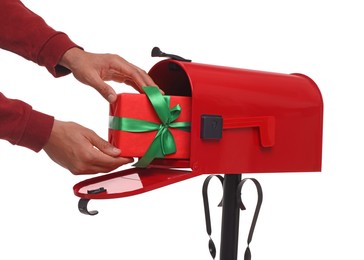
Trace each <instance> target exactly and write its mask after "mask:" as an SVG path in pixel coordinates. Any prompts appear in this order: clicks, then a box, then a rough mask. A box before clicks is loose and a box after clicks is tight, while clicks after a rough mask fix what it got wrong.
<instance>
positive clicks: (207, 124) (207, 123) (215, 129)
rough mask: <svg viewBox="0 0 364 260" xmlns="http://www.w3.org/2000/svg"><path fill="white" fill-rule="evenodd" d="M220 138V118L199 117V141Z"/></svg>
mask: <svg viewBox="0 0 364 260" xmlns="http://www.w3.org/2000/svg"><path fill="white" fill-rule="evenodd" d="M221 138H222V116H220V115H202V116H201V139H204V140H205V139H215V140H216V139H217V140H218V139H221Z"/></svg>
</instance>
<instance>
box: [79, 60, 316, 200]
mask: <svg viewBox="0 0 364 260" xmlns="http://www.w3.org/2000/svg"><path fill="white" fill-rule="evenodd" d="M149 75H150V76H151V77H152V78H153V80H154V81H155V82H156V84H157V85H158V86H159V87H160V88H161V89H162V90H163V91H164V92H165V93H166V95H176V96H189V97H191V103H192V104H191V140H190V142H191V145H190V147H191V149H190V158H189V160H173V159H155V160H154V161H153V162H152V164H151V167H150V168H147V169H139V168H131V169H128V170H126V171H120V172H116V173H111V174H109V175H103V176H100V177H96V178H93V179H89V180H86V181H83V182H80V183H78V184H77V185H75V186H74V192H75V194H76V195H77V196H79V197H81V198H86V199H104V198H115V197H124V196H129V195H135V194H138V193H143V192H146V191H149V190H151V189H155V188H159V187H163V186H165V185H168V184H171V183H175V182H178V181H182V180H185V179H188V178H192V177H194V176H198V175H201V174H214V173H218V174H241V173H269V172H314V171H320V170H321V151H322V128H323V101H322V97H321V94H320V91H319V89H318V87H317V86H316V84H315V83H314V81H313V80H311V79H310V78H308V77H307V76H305V75H302V74H281V73H272V72H263V71H255V70H247V69H239V68H231V67H223V66H214V65H206V64H199V63H195V62H189V61H181V60H175V59H165V60H162V61H160V62H158V63H157V64H155V65H154V66H153V67H152V68H151V70H150V71H149ZM177 149H178V148H177ZM176 168H184V169H183V170H182V169H181V170H178V169H176ZM172 169H173V170H172ZM130 176H132V177H130ZM115 182H116V183H120V182H121V183H123V184H124V185H114V186H117V187H119V188H116V189H115V187H111V186H113V183H114V184H115ZM128 182H130V185H129V186H130V187H134V188H130V187H129V188H127V189H126V188H125V187H127V186H128V184H127V183H128ZM136 183H138V184H136ZM101 184H102V185H101ZM101 186H102V188H103V190H99V188H100V187H101Z"/></svg>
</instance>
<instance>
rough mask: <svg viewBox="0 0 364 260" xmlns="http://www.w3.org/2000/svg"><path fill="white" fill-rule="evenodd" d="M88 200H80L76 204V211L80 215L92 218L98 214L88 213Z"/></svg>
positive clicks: (92, 211)
mask: <svg viewBox="0 0 364 260" xmlns="http://www.w3.org/2000/svg"><path fill="white" fill-rule="evenodd" d="M89 201H90V200H89V199H80V200H79V202H78V209H79V211H80V212H81V213H82V214H85V215H90V216H94V215H97V214H98V213H99V212H98V211H97V210H91V211H88V209H87V204H88V202H89Z"/></svg>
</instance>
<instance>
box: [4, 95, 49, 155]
mask: <svg viewBox="0 0 364 260" xmlns="http://www.w3.org/2000/svg"><path fill="white" fill-rule="evenodd" d="M53 122H54V118H53V117H51V116H49V115H46V114H43V113H40V112H38V111H35V110H33V109H32V107H31V106H30V105H28V104H26V103H24V102H23V101H20V100H15V99H8V98H6V97H5V96H4V95H3V94H2V93H0V139H4V140H7V141H9V142H10V143H12V144H14V145H20V146H24V147H27V148H29V149H32V150H33V151H35V152H38V151H40V150H41V149H42V148H43V146H44V145H45V144H46V143H47V141H48V139H49V135H50V133H51V131H52V127H53Z"/></svg>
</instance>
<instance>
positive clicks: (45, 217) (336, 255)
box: [0, 0, 364, 260]
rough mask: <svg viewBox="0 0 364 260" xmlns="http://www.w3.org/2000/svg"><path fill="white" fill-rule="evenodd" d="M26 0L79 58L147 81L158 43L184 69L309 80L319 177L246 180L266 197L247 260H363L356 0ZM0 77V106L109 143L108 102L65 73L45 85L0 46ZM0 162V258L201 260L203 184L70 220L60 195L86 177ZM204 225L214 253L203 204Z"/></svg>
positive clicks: (216, 191)
mask: <svg viewBox="0 0 364 260" xmlns="http://www.w3.org/2000/svg"><path fill="white" fill-rule="evenodd" d="M24 3H25V4H26V5H27V6H28V7H29V8H30V9H32V10H34V11H35V12H37V13H38V14H40V15H41V16H42V17H44V18H45V20H46V21H47V22H48V24H50V25H51V26H52V27H54V28H55V29H57V30H61V31H64V32H66V33H67V34H68V35H69V36H70V37H71V38H72V39H73V40H74V41H75V42H76V43H78V44H79V45H81V46H83V47H84V48H85V49H86V50H88V51H91V52H101V53H103V52H109V53H116V54H119V55H120V56H122V57H124V58H125V59H127V60H128V61H130V62H132V63H134V64H135V65H137V66H139V67H141V68H143V69H144V70H146V71H148V70H149V69H150V68H151V67H152V66H153V65H154V64H155V63H156V62H157V61H158V59H156V58H151V57H150V51H151V49H152V47H154V46H159V47H160V48H161V49H162V50H163V51H165V52H170V53H176V54H178V55H181V56H183V57H186V58H191V59H192V60H193V61H195V62H200V63H209V64H215V65H225V66H232V67H239V68H247V69H257V70H262V71H272V72H281V73H293V72H299V73H303V74H306V75H308V76H309V77H311V78H312V79H313V80H314V81H315V82H316V83H317V85H318V86H319V87H320V90H321V92H322V95H323V98H324V104H325V112H324V142H323V169H322V172H321V173H285V174H283V173H282V174H281V173H278V174H257V175H254V176H253V177H256V178H257V179H258V180H259V181H260V182H261V184H262V186H263V190H264V202H263V207H262V210H261V215H260V217H259V219H258V224H257V227H256V232H255V234H254V239H253V242H252V244H251V251H252V254H253V259H254V260H259V259H262V260H265V259H273V260H275V259H279V260H292V259H295V260H300V259H305V260H306V259H310V260H322V259H352V260H356V259H364V251H363V250H362V241H363V236H364V224H363V219H364V213H363V212H364V211H363V210H362V207H363V198H364V189H363V182H362V180H363V178H362V175H363V174H364V167H363V152H362V147H363V146H364V139H363V131H364V127H363V123H362V118H363V116H362V111H364V102H363V94H361V92H360V90H361V88H363V86H364V79H363V76H362V75H363V69H364V66H363V60H364V51H363V46H364V40H363V39H364V38H363V37H362V31H363V24H364V16H363V13H362V7H361V6H362V5H361V4H360V1H355V0H347V1H337V0H331V1H329V0H327V1H324V0H306V1H296V0H290V1H288V0H277V1H267V0H259V1H258V0H250V1H246V0H239V1H230V0H227V1H211V0H210V1H205V0H198V1H195V0H194V1H192V0H185V1H161V0H154V1H146V0H144V1H141V0H134V1H111V0H103V1H71V0H64V1H34V0H27V1H24ZM0 74H1V76H0V89H1V91H2V92H3V93H4V94H5V95H7V96H8V97H11V98H18V99H22V100H24V101H26V102H28V103H30V104H32V105H33V107H34V108H35V109H37V110H39V111H43V112H45V113H48V114H52V115H54V116H55V117H56V118H58V119H60V120H65V121H75V122H78V123H80V124H82V125H84V126H86V127H89V128H92V129H93V130H95V131H96V132H97V133H98V134H99V135H100V136H102V137H103V138H105V139H106V138H107V120H108V104H107V102H106V101H105V100H104V99H103V98H102V97H101V96H100V95H99V94H98V93H97V92H96V91H95V90H93V89H91V88H89V87H87V86H85V85H82V84H81V83H79V82H77V81H76V80H75V79H74V78H73V76H72V75H69V76H67V77H64V78H60V79H54V78H53V77H52V76H51V75H50V74H49V73H48V72H47V71H46V70H45V69H44V68H41V67H38V66H37V65H35V64H33V63H31V62H29V61H26V60H24V59H22V58H21V57H18V56H16V55H14V54H12V53H8V52H5V51H2V50H1V51H0ZM113 86H114V87H115V89H116V91H117V92H123V91H131V89H130V88H129V87H127V86H125V85H121V84H113ZM297 149H300V148H299V147H297ZM0 165H1V166H0V173H1V175H0V176H1V186H0V200H1V209H0V230H1V231H0V237H1V242H0V259H42V260H43V259H47V260H48V259H90V260H93V259H108V260H113V259H131V260H133V259H135V260H139V259H176V260H177V259H211V258H210V255H209V252H208V248H207V242H208V236H207V234H206V231H205V224H204V213H203V205H202V198H201V187H202V183H203V180H204V178H205V177H206V176H201V177H197V178H194V179H190V180H188V181H185V182H182V183H178V184H174V185H172V186H169V187H166V188H163V189H160V190H156V191H152V192H149V193H145V194H142V195H138V196H134V197H129V198H123V199H115V200H105V201H91V202H90V203H89V204H90V205H89V206H90V209H98V210H99V211H100V213H99V215H97V216H95V217H90V216H86V215H83V214H81V213H79V212H78V209H77V203H78V198H77V197H76V196H74V195H73V190H72V187H73V185H74V184H76V183H78V182H79V181H81V180H83V179H84V178H85V177H79V176H78V177H77V176H73V175H72V174H71V173H69V172H68V171H66V170H64V169H63V168H61V167H60V166H58V165H56V164H54V163H53V162H52V161H51V160H49V158H48V157H47V156H46V154H45V153H44V152H40V153H38V154H36V153H34V152H32V151H30V150H27V149H24V148H19V147H15V146H12V145H10V144H9V143H7V142H4V141H1V142H0ZM127 167H129V166H127ZM248 176H249V177H252V175H246V177H248ZM87 177H92V176H87ZM246 192H247V194H249V195H246V196H247V197H249V198H250V199H251V203H250V205H247V206H248V207H249V206H250V207H249V208H250V209H251V210H250V211H249V210H248V212H244V213H242V214H241V230H240V244H239V249H240V252H241V253H242V252H243V251H244V250H245V246H246V236H247V227H248V225H249V224H250V223H249V222H250V220H251V211H252V207H253V206H254V204H255V197H254V196H255V190H254V188H253V187H251V190H250V191H246ZM220 197H221V188H220V187H219V186H218V185H217V183H216V184H212V186H211V198H210V200H211V203H212V204H213V205H217V203H218V201H219V199H220ZM214 203H215V204H214ZM249 214H250V215H249ZM212 217H213V238H214V239H215V242H216V244H217V247H218V250H219V241H220V237H219V229H220V221H221V211H220V209H218V208H217V207H214V208H213V209H212ZM217 258H218V257H217ZM240 259H243V256H242V254H241V256H240Z"/></svg>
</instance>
